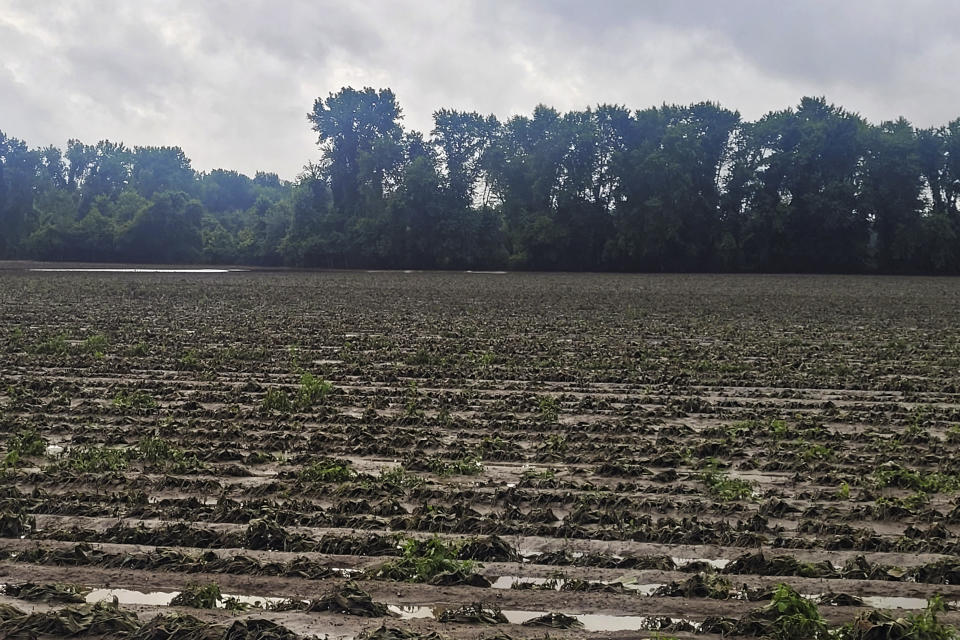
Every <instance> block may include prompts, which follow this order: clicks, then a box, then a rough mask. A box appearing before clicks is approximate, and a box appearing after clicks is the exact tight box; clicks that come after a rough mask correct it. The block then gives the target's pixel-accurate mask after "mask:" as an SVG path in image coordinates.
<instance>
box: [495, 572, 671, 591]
mask: <svg viewBox="0 0 960 640" xmlns="http://www.w3.org/2000/svg"><path fill="white" fill-rule="evenodd" d="M548 582H553V583H554V584H555V585H556V586H555V589H556V590H557V591H559V590H560V589H561V587H563V584H564V583H565V582H566V580H564V579H562V578H531V577H526V576H500V577H498V578H497V579H496V580H494V581H493V584H491V585H490V586H491V588H493V589H513V585H514V584H536V585H542V584H546V583H548ZM588 582H590V583H591V584H613V583H617V582H619V583H620V584H622V585H623V588H624V589H629V590H630V591H632V592H634V593H636V594H638V595H641V596H649V595H651V594H652V593H653V592H654V591H656V590H657V589H659V588H660V587H662V586H664V584H663V583H662V582H653V583H649V584H637V583H636V582H624V581H623V580H612V581H609V582H607V581H600V580H589V581H588Z"/></svg>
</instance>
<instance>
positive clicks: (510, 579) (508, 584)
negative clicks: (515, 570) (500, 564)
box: [490, 576, 565, 590]
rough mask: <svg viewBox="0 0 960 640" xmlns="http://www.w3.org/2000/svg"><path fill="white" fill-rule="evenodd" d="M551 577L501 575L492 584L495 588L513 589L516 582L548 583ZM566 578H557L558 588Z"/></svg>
mask: <svg viewBox="0 0 960 640" xmlns="http://www.w3.org/2000/svg"><path fill="white" fill-rule="evenodd" d="M549 580H550V579H549V578H525V577H523V576H500V577H499V578H497V579H496V580H494V581H493V584H492V585H490V586H491V587H492V588H494V589H512V588H513V585H514V583H519V584H546V583H547V582H549ZM564 582H565V581H564V580H556V583H557V589H558V590H559V589H560V586H561V585H562V584H563V583H564Z"/></svg>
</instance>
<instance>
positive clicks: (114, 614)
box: [0, 264, 960, 640]
mask: <svg viewBox="0 0 960 640" xmlns="http://www.w3.org/2000/svg"><path fill="white" fill-rule="evenodd" d="M43 266H50V265H43ZM957 309H960V280H957V279H937V278H903V277H898V278H893V277H890V278H888V277H840V276H837V277H833V276H829V277H828V276H725V275H714V276H707V275H591V274H578V275H573V274H499V273H432V272H430V273H402V272H271V271H262V272H257V271H250V272H225V273H89V272H69V273H60V272H35V271H28V270H26V269H24V268H23V265H19V264H11V265H7V266H6V267H2V266H0V347H2V349H0V455H2V456H3V474H4V475H3V482H2V483H0V584H2V585H4V586H3V590H2V592H0V637H24V638H28V637H34V636H39V637H61V636H66V635H68V634H69V633H72V632H75V631H77V630H80V631H85V632H89V633H90V634H92V635H103V636H109V637H124V636H127V637H136V638H144V639H146V638H157V639H159V638H167V637H185V638H198V639H200V638H203V639H207V638H210V639H212V638H223V637H226V638H229V639H231V640H234V639H239V638H255V637H256V638H295V637H305V636H318V637H321V638H322V637H324V636H328V637H330V638H380V639H387V638H389V639H400V638H418V637H424V638H426V637H431V638H438V637H449V638H480V637H483V638H488V639H489V638H495V637H501V638H505V637H507V636H509V637H512V638H543V637H545V635H547V634H549V637H551V638H584V637H589V638H647V637H658V638H670V637H676V638H693V637H696V638H705V639H708V638H720V637H726V636H729V635H739V636H744V637H763V636H767V637H777V638H818V637H826V635H825V633H826V632H825V629H828V628H829V629H831V630H837V629H840V628H841V627H842V626H843V625H845V624H849V623H853V622H854V621H855V620H858V621H859V622H858V624H857V625H856V626H855V627H852V628H849V629H847V630H846V631H840V632H837V633H839V634H840V637H843V638H867V637H869V638H888V637H889V638H899V637H902V632H903V631H904V630H905V629H909V627H910V625H914V624H928V625H930V624H932V622H931V616H932V615H934V613H933V612H934V611H937V612H936V614H935V615H936V620H937V621H939V622H940V623H944V624H951V625H958V624H960V613H958V612H956V611H954V610H953V608H954V606H956V607H960V557H958V551H960V539H958V532H960V500H958V496H960V457H958V455H957V451H958V445H960V375H958V371H960V326H958V313H957ZM781 585H785V586H781ZM114 597H115V598H116V603H117V604H116V605H114V604H113V602H114V600H113V598H114ZM97 602H100V604H95V603H97ZM931 603H932V604H931ZM951 603H958V604H956V605H951ZM928 605H930V606H928ZM941 605H942V607H941ZM939 609H945V610H939ZM784 611H786V612H787V614H789V617H790V620H789V621H786V620H785V619H784V618H783V616H781V614H782V613H783V612H784ZM798 621H799V622H798ZM71 625H72V626H71ZM790 625H800V626H799V627H796V626H794V627H791V626H790ZM174 633H176V634H178V635H170V634H174ZM791 633H793V634H794V635H790V634H791ZM867 633H872V634H873V635H866V634H867ZM898 633H900V634H901V635H897V634H898ZM165 634H166V635H165ZM431 634H439V635H431ZM857 634H860V635H857ZM930 637H933V636H930ZM938 637H939V636H938Z"/></svg>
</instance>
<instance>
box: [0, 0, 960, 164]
mask: <svg viewBox="0 0 960 640" xmlns="http://www.w3.org/2000/svg"><path fill="white" fill-rule="evenodd" d="M958 19H960V5H958V4H956V3H954V2H951V0H916V1H914V2H910V3H904V2H892V1H889V0H847V1H846V2H843V3H836V2H827V1H825V0H792V1H789V2H768V1H763V0H729V1H726V2H716V1H714V0H688V1H679V0H672V1H668V0H647V1H645V2H637V1H634V0H606V1H604V2H594V3H584V2H581V1H578V0H550V1H548V0H528V1H525V2H511V1H509V0H430V1H426V0H373V1H368V2H354V3H344V2H332V1H326V2H317V1H311V0H293V1H290V2H285V3H277V2H270V1H268V0H251V1H249V2H244V3H236V2H231V1H228V0H209V1H190V0H142V1H141V2H137V3H132V2H125V1H123V0H73V1H68V0H60V1H49V2H43V3H38V2H35V1H33V0H0V129H2V130H3V131H5V132H6V133H8V134H9V135H14V136H17V137H20V138H23V139H25V140H27V142H29V143H30V144H31V145H34V146H41V145H46V144H57V145H63V144H64V142H65V141H66V139H67V138H71V137H77V138H80V139H83V140H85V141H89V142H95V141H96V140H98V139H102V138H109V139H112V140H123V141H124V142H126V143H127V144H130V145H137V144H172V145H179V146H181V147H183V148H184V150H185V151H186V153H187V154H188V155H189V156H190V157H191V158H192V159H193V161H194V166H195V167H197V168H199V169H212V168H215V167H229V168H237V169H239V170H242V171H245V172H248V173H252V172H253V171H255V170H257V169H264V170H271V171H277V172H279V173H280V174H281V175H283V176H284V177H293V176H294V175H295V174H296V173H297V171H298V170H299V168H300V167H301V166H302V165H303V164H304V163H305V162H306V161H307V160H310V159H313V158H316V156H317V151H316V147H315V139H314V135H313V133H312V132H311V131H310V129H309V126H308V124H307V122H306V120H305V114H306V112H307V110H308V109H309V108H310V107H311V105H312V103H313V100H314V99H315V98H316V97H318V96H326V95H327V94H328V93H329V92H331V91H336V90H337V89H339V88H340V87H341V86H343V85H347V84H349V85H353V86H357V87H360V86H367V85H369V86H374V87H385V86H389V87H391V88H393V90H394V91H395V92H396V93H397V95H398V98H399V100H400V103H401V105H402V106H403V107H404V113H405V124H406V126H407V127H408V128H414V129H419V130H421V131H424V132H425V133H427V132H429V130H430V128H431V118H430V114H431V113H432V112H433V110H434V109H437V108H439V107H450V108H458V109H469V110H478V111H481V112H484V113H490V112H492V113H495V114H497V115H498V116H500V117H502V118H505V117H509V116H510V115H512V114H516V113H529V112H530V111H531V110H532V108H533V107H534V106H535V105H536V104H537V103H539V102H544V103H547V104H550V105H552V106H555V107H557V108H559V109H563V110H565V109H573V108H583V107H585V106H589V105H593V104H597V103H600V102H616V103H621V104H626V105H628V106H630V107H635V108H641V107H646V106H650V105H653V104H660V103H662V102H678V103H686V102H692V101H697V100H719V101H720V102H721V103H722V104H724V105H725V106H728V107H731V108H737V109H740V110H741V112H742V113H743V114H744V116H745V117H748V118H756V117H759V116H760V115H762V114H763V113H765V112H766V111H769V110H773V109H781V108H784V107H787V106H790V105H793V104H796V103H797V102H798V100H799V98H800V97H801V96H803V95H826V96H827V97H828V99H830V100H832V101H834V102H837V103H839V104H842V105H844V106H845V107H847V108H848V109H850V110H852V111H856V112H859V113H861V114H862V115H864V116H865V117H867V118H869V119H871V120H874V121H879V120H882V119H888V118H893V117H896V116H898V115H904V116H906V117H907V118H908V119H910V120H911V121H913V122H915V123H916V124H918V125H921V126H930V125H937V124H944V123H946V122H947V121H949V120H952V119H954V118H956V117H957V116H960V107H958V105H960V82H958V77H957V75H958V73H957V65H956V62H955V61H956V60H958V59H960V36H958V35H957V33H956V29H955V25H956V24H957V23H958Z"/></svg>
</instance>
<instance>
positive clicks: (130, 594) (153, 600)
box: [87, 589, 180, 607]
mask: <svg viewBox="0 0 960 640" xmlns="http://www.w3.org/2000/svg"><path fill="white" fill-rule="evenodd" d="M178 595H180V592H179V591H150V592H147V593H144V592H143V591H133V590H131V589H94V590H93V591H91V592H90V593H88V594H87V602H88V603H91V604H92V603H94V602H100V601H101V600H112V599H113V598H116V599H117V602H119V603H120V604H150V605H156V606H158V607H166V606H169V605H170V602H171V601H172V600H173V599H174V598H176V597H177V596H178Z"/></svg>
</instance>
